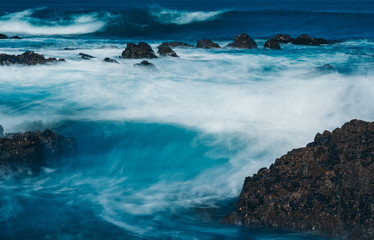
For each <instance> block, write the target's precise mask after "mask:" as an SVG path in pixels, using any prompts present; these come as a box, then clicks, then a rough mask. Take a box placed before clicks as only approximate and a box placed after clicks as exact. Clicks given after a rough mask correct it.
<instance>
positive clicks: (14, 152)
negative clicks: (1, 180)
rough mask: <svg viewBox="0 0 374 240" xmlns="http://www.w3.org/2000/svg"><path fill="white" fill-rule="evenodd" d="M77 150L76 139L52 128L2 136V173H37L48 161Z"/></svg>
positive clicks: (0, 170) (71, 153)
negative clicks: (58, 133)
mask: <svg viewBox="0 0 374 240" xmlns="http://www.w3.org/2000/svg"><path fill="white" fill-rule="evenodd" d="M75 152H76V146H75V140H74V139H72V138H65V137H63V136H60V135H57V134H56V133H54V132H52V131H51V130H45V131H44V132H26V133H17V134H13V135H11V138H0V173H2V174H5V173H9V172H17V173H28V172H30V171H31V172H32V173H33V174H37V173H39V172H40V170H41V167H42V166H43V165H44V164H45V163H46V161H47V160H48V161H50V160H51V161H56V160H58V159H61V158H65V157H70V156H72V155H74V154H75Z"/></svg>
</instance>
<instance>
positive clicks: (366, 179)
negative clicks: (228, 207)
mask: <svg viewBox="0 0 374 240" xmlns="http://www.w3.org/2000/svg"><path fill="white" fill-rule="evenodd" d="M224 222H225V223H236V224H241V225H244V226H247V227H257V226H260V227H270V228H276V229H285V230H292V231H314V232H318V233H325V234H329V235H331V236H336V237H339V238H346V239H353V240H359V239H360V240H369V239H374V122H364V121H360V120H352V121H350V122H348V123H346V124H344V125H343V126H342V127H341V128H337V129H335V130H334V131H333V132H329V131H325V132H323V133H322V134H320V133H318V134H317V135H316V137H315V139H314V142H312V143H309V144H308V145H307V146H306V147H303V148H299V149H294V150H292V151H290V152H288V153H287V154H286V155H284V156H282V157H281V158H278V159H276V161H275V163H274V164H272V165H271V166H270V168H269V169H267V168H263V169H260V170H259V171H258V173H257V174H254V175H253V176H252V177H247V178H246V179H245V181H244V185H243V189H242V192H241V194H240V197H239V201H238V203H237V210H236V212H235V213H233V214H232V215H230V216H228V217H226V218H225V219H224Z"/></svg>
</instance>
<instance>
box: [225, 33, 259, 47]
mask: <svg viewBox="0 0 374 240" xmlns="http://www.w3.org/2000/svg"><path fill="white" fill-rule="evenodd" d="M227 46H229V47H233V48H244V49H253V48H255V49H257V44H256V42H255V41H254V40H253V39H252V38H251V37H250V36H249V35H248V34H246V33H243V34H240V35H238V36H236V37H235V39H234V42H232V43H230V44H228V45H227Z"/></svg>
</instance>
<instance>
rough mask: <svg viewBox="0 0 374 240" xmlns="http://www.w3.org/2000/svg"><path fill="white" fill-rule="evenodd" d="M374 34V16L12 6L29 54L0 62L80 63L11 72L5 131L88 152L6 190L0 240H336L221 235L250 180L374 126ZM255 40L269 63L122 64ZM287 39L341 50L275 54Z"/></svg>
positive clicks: (293, 9) (11, 182)
mask: <svg viewBox="0 0 374 240" xmlns="http://www.w3.org/2000/svg"><path fill="white" fill-rule="evenodd" d="M373 26H374V1H372V0H357V1H353V0H351V1H348V0H324V1H322V0H315V1H302V0H278V1H276V0H263V1H255V0H246V1H245V0H234V1H223V0H189V1H186V0H179V1H178V0H175V1H171V0H170V1H169V0H165V1H164V0H158V1H157V0H153V1H152V0H144V1H121V0H106V1H104V0H90V1H88V0H77V1H73V0H64V1H60V0H37V1H29V0H9V1H5V0H0V33H3V34H6V35H8V36H9V37H11V36H15V35H17V36H20V37H21V38H22V39H5V40H0V53H7V54H21V53H23V52H25V51H35V52H37V53H40V54H44V55H45V56H46V57H56V58H64V59H66V63H58V64H54V65H37V66H19V65H14V66H0V124H1V125H2V126H3V127H4V129H5V132H8V133H11V132H23V131H28V130H44V129H47V128H50V129H52V130H54V131H56V132H57V133H59V134H62V135H64V136H71V137H74V138H75V139H76V141H77V148H78V153H77V155H76V156H74V157H72V158H70V159H65V160H64V161H58V162H49V161H47V163H46V165H45V167H43V170H42V172H41V174H40V175H38V176H26V177H22V178H19V177H15V176H12V175H8V176H3V177H1V179H0V239H38V240H40V239H59V240H68V239H197V240H199V239H249V240H285V239H287V240H301V239H308V240H317V239H318V240H320V239H324V238H323V237H321V236H319V235H318V234H316V233H313V232H308V233H298V232H296V233H295V232H286V231H276V230H271V229H245V228H241V227H238V226H229V225H223V224H221V220H222V218H223V217H224V216H225V215H227V214H230V213H231V212H232V211H234V209H235V204H236V200H237V197H238V196H239V194H240V191H241V187H242V184H243V181H244V178H245V177H246V176H250V175H252V174H254V173H256V172H257V170H258V169H260V168H262V167H268V166H270V164H271V163H272V162H274V160H275V159H276V158H278V157H280V156H282V155H283V154H285V153H287V151H289V150H291V149H293V148H298V147H302V146H305V145H306V144H307V143H308V142H311V141H312V140H313V138H314V135H315V134H316V133H317V132H322V131H324V130H325V129H328V130H333V129H334V128H336V127H339V126H341V125H342V124H343V123H344V122H347V121H349V120H351V119H354V118H357V119H363V120H367V121H374V108H373V103H374V28H373ZM241 33H248V34H249V35H250V36H251V37H252V38H253V39H255V41H256V42H257V45H258V46H259V49H257V50H240V49H232V48H228V47H223V48H220V49H196V48H175V49H174V50H175V51H176V53H177V54H178V55H179V56H180V57H179V58H171V57H163V58H162V57H160V58H157V59H152V60H150V61H151V62H152V63H153V64H155V66H156V68H157V71H147V70H145V69H141V68H134V67H133V64H135V63H138V62H140V60H133V59H130V60H129V59H121V58H119V56H120V55H121V53H122V51H123V50H124V49H125V48H126V44H127V43H128V42H139V41H146V42H147V43H149V44H150V45H151V46H152V47H153V49H154V50H156V49H157V46H158V45H159V44H160V43H162V42H163V41H174V40H176V41H183V42H187V43H190V44H195V43H196V41H197V40H199V39H201V38H209V39H212V40H213V41H215V42H217V43H218V44H220V45H221V46H226V45H227V44H228V43H230V42H232V40H233V39H234V38H235V36H236V35H238V34H241ZM277 33H288V34H290V35H291V37H294V38H296V37H297V36H299V35H301V34H303V33H307V34H309V35H311V36H312V37H316V38H326V39H327V40H328V41H330V42H331V43H332V44H329V45H322V46H299V45H292V44H283V45H282V46H281V47H282V50H280V51H272V50H266V49H263V47H262V46H263V45H264V43H265V41H266V40H268V39H270V38H272V36H273V35H275V34H277ZM82 52H83V53H86V54H89V55H92V56H95V58H94V59H92V60H82V59H81V58H80V57H79V55H78V54H79V53H82ZM105 57H110V58H114V59H116V60H117V61H118V62H119V64H113V63H104V62H102V60H103V59H104V58H105ZM325 64H329V65H331V66H332V67H333V68H332V69H326V68H323V66H324V65H325ZM321 67H322V68H321Z"/></svg>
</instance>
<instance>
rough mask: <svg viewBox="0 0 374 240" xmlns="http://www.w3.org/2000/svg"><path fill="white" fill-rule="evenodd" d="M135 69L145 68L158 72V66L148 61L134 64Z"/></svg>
mask: <svg viewBox="0 0 374 240" xmlns="http://www.w3.org/2000/svg"><path fill="white" fill-rule="evenodd" d="M134 67H144V68H148V69H150V70H156V66H155V65H154V64H153V63H150V62H148V61H145V60H144V61H142V62H141V63H136V64H134Z"/></svg>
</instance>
